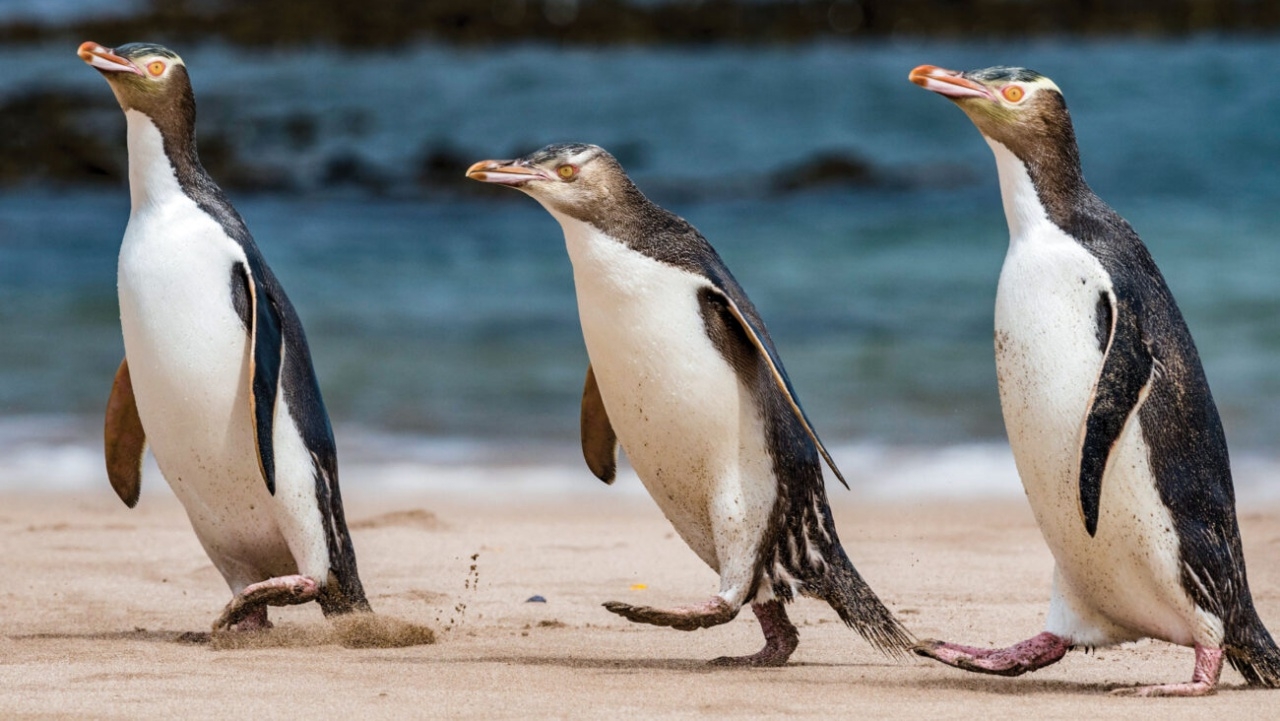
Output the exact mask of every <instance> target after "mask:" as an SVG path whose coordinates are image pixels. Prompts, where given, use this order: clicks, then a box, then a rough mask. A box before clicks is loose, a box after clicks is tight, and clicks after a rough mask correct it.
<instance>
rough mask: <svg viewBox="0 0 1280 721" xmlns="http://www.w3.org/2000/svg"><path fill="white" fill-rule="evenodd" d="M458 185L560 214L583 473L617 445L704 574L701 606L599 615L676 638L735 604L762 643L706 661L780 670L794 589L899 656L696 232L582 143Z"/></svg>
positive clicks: (782, 384) (757, 342) (727, 613)
mask: <svg viewBox="0 0 1280 721" xmlns="http://www.w3.org/2000/svg"><path fill="white" fill-rule="evenodd" d="M467 177H469V178H472V179H474V180H479V181H482V182H486V183H495V184H499V185H506V186H509V187H513V188H516V189H518V190H521V191H523V192H525V193H526V194H528V195H530V196H532V197H533V198H534V199H535V200H537V201H538V202H539V203H541V204H542V206H543V207H544V208H545V209H546V210H547V211H548V212H550V214H551V215H552V217H554V218H555V219H556V220H557V221H559V223H560V226H561V228H562V229H563V231H564V237H565V244H566V247H567V249H568V252H569V259H570V260H571V261H572V264H573V278H574V286H575V289H576V292H577V300H578V315H579V319H580V321H581V325H582V335H583V340H584V341H585V344H586V348H587V355H588V357H589V359H590V365H589V366H588V368H587V373H586V381H585V383H584V387H583V395H582V412H581V419H580V420H581V437H582V450H583V455H584V457H585V459H586V462H587V466H588V467H589V468H590V470H591V471H592V473H594V474H595V476H596V477H598V478H599V479H600V480H602V481H604V482H605V483H612V482H613V480H614V476H615V472H616V468H617V452H618V447H619V446H621V447H622V448H623V449H624V450H625V451H626V453H627V456H628V457H629V458H630V460H631V464H632V466H633V467H634V468H635V470H636V473H637V474H638V475H639V477H640V480H641V482H642V483H643V484H644V486H645V488H646V489H647V490H648V492H649V494H650V495H651V496H652V497H653V499H654V500H655V501H656V502H657V504H658V506H659V508H661V509H662V512H663V513H664V514H665V516H666V517H667V519H668V520H669V521H670V522H671V524H672V525H673V526H674V527H675V530H676V532H677V533H679V534H680V537H681V538H682V539H684V541H685V543H687V544H688V545H689V547H690V548H691V549H693V551H694V552H695V553H696V554H697V555H698V557H699V558H701V559H702V560H703V561H704V562H705V563H706V564H707V565H708V566H710V567H711V568H712V569H713V570H715V571H716V572H717V573H718V574H719V575H720V589H719V593H717V594H716V595H715V596H713V597H712V598H711V599H710V600H708V601H705V602H703V603H699V604H695V605H689V606H682V607H677V608H670V609H659V608H653V607H648V606H633V605H629V604H625V603H616V602H610V603H606V604H605V608H607V609H608V610H609V611H611V612H613V613H616V614H618V615H620V616H622V617H624V618H627V619H629V620H631V621H634V622H638V623H649V624H654V625H657V626H669V627H672V628H676V629H680V630H687V631H691V630H695V629H698V628H708V627H711V626H716V625H719V624H723V623H726V622H728V621H730V620H732V619H733V618H734V617H735V616H736V615H737V614H738V611H739V610H740V609H741V608H742V606H743V605H744V604H748V603H749V604H751V609H752V611H754V612H755V615H756V617H757V618H758V619H759V621H760V627H761V630H762V631H763V632H764V636H765V646H764V648H763V649H762V650H761V651H760V652H758V653H756V654H753V655H749V656H741V657H725V658H719V659H716V660H715V661H713V663H717V664H720V665H746V666H780V665H782V664H784V663H786V661H787V659H788V658H789V657H790V656H791V654H792V652H793V651H795V649H796V646H797V645H798V643H799V635H798V633H797V631H796V628H795V626H794V625H792V623H791V622H790V620H788V618H787V613H786V609H785V607H784V605H783V604H784V603H786V602H789V601H791V600H792V599H793V598H795V597H796V596H797V595H807V596H812V597H816V598H819V599H822V600H824V601H826V602H827V603H829V604H830V605H831V607H832V608H833V609H835V611H836V613H837V614H839V616H840V618H841V619H842V620H843V621H844V622H845V623H846V624H848V625H849V626H851V627H853V628H854V629H856V630H857V631H858V632H859V633H860V634H861V635H862V636H863V637H864V638H866V639H867V640H868V641H869V642H870V643H871V644H872V645H874V646H875V647H877V648H878V649H880V650H881V651H884V652H887V653H890V654H893V653H901V652H902V651H904V650H905V649H906V648H907V647H908V646H909V645H910V643H911V641H912V639H911V637H910V636H909V634H908V633H907V631H906V630H905V629H904V628H903V627H902V625H901V624H900V623H899V622H898V621H897V619H895V618H894V616H893V614H892V613H891V612H890V611H889V609H888V608H886V607H885V605H884V604H883V603H882V602H881V601H880V599H879V598H878V597H877V596H876V594H875V593H874V592H873V591H872V590H871V588H870V587H869V586H868V585H867V583H866V582H865V581H864V580H863V579H862V577H861V576H860V575H859V574H858V572H857V571H856V570H855V569H854V567H853V564H852V563H851V562H850V561H849V558H848V556H847V555H846V554H845V552H844V549H843V548H842V547H841V545H840V539H839V537H838V536H837V534H836V527H835V523H834V521H833V520H832V516H831V509H830V508H829V506H828V504H827V496H826V491H825V490H824V488H823V478H822V462H823V460H824V459H825V460H826V462H827V464H828V465H829V466H830V467H831V469H832V471H833V472H834V473H835V474H836V477H837V478H839V479H840V481H841V483H844V478H843V477H841V476H840V473H839V471H838V470H837V469H836V466H835V464H834V463H833V462H832V461H831V457H830V455H828V453H827V451H826V449H825V448H824V447H823V445H822V442H821V441H820V440H819V439H818V436H817V434H816V433H815V432H814V429H813V426H812V424H811V423H810V422H809V419H808V418H807V417H806V416H805V413H804V411H803V410H802V409H801V407H800V403H799V400H798V398H797V396H796V393H795V390H794V389H793V388H792V386H791V381H790V380H789V379H788V378H787V374H786V371H785V370H784V369H783V367H782V361H781V359H780V358H779V357H778V352H777V350H776V349H775V348H774V344H773V341H772V340H771V339H770V337H769V332H768V331H767V330H766V329H765V325H764V322H763V321H762V320H761V319H760V315H759V314H758V313H757V312H756V309H755V307H754V306H753V305H752V304H751V301H750V300H748V298H747V295H746V293H744V292H743V290H742V288H741V287H740V286H739V285H738V282H737V281H736V280H734V277H733V275H732V274H730V272H729V269H728V268H727V267H725V264H724V263H723V262H722V261H721V260H720V257H719V255H717V254H716V251H715V250H714V249H713V248H712V247H711V245H710V244H709V243H708V242H707V241H706V239H704V238H703V237H702V235H701V234H699V233H698V231H697V230H696V229H695V228H694V227H693V226H692V225H690V224H689V223H688V222H686V221H685V220H684V219H683V218H680V217H679V216H676V215H675V214H673V213H671V212H668V211H667V210H664V209H663V208H660V207H658V206H657V205H656V204H654V203H653V202H651V201H650V200H649V199H648V198H646V197H645V196H644V194H643V193H641V192H640V190H639V189H638V188H637V187H636V186H635V184H634V183H632V181H631V179H630V178H628V177H627V174H626V172H625V171H624V170H623V168H622V166H621V165H619V163H618V161H617V160H616V159H614V157H613V156H612V155H610V154H609V153H608V152H606V151H605V150H604V149H603V148H600V147H598V146H595V145H584V144H559V145H549V146H547V147H545V148H543V149H541V150H538V151H536V152H534V153H532V154H530V155H527V156H525V157H523V158H519V159H516V160H485V161H481V162H478V163H476V164H474V165H472V166H471V167H470V168H469V169H468V170H467ZM846 485H847V484H846Z"/></svg>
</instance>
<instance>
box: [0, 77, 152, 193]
mask: <svg viewBox="0 0 1280 721" xmlns="http://www.w3.org/2000/svg"><path fill="white" fill-rule="evenodd" d="M108 110H114V112H115V113H119V112H120V110H119V107H118V106H117V105H116V103H115V101H114V100H112V99H111V96H110V94H109V93H108V94H107V100H106V101H103V100H102V99H100V98H98V97H97V96H96V95H93V94H80V93H70V92H58V91H56V90H34V91H29V92H25V93H19V94H17V95H14V96H11V97H9V98H8V99H7V100H5V102H4V103H3V104H0V185H15V184H18V183H27V182H46V183H47V182H53V183H94V182H100V183H101V182H105V183H120V182H122V181H123V180H124V178H125V177H126V175H127V172H128V171H127V168H128V160H127V154H126V151H125V147H124V136H123V134H121V135H120V136H119V137H115V136H114V134H113V135H111V136H110V137H108V136H107V135H106V133H105V132H104V130H103V128H102V126H103V125H106V123H104V122H102V116H103V115H104V111H108Z"/></svg>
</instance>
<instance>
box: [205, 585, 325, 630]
mask: <svg viewBox="0 0 1280 721" xmlns="http://www.w3.org/2000/svg"><path fill="white" fill-rule="evenodd" d="M319 593H320V586H319V585H318V584H317V583H316V582H315V579H313V578H310V577H307V576H279V577H276V578H268V579H267V580H265V581H261V582H259V583H255V584H252V585H250V586H246V587H245V589H244V590H243V591H241V592H240V593H237V594H236V595H235V597H234V598H232V599H231V602H230V603H228V604H227V605H226V608H224V609H222V614H221V615H219V616H218V620H216V621H214V622H213V631H214V633H217V632H219V631H226V630H230V629H231V627H232V626H235V627H236V628H237V630H243V631H247V630H260V629H267V628H271V622H270V621H268V620H267V606H292V605H296V604H299V603H306V602H307V601H311V600H313V599H314V598H315V597H316V596H318V595H319Z"/></svg>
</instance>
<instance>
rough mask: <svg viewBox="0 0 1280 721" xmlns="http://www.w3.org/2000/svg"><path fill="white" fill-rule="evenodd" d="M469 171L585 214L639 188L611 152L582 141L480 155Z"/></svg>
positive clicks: (562, 209) (575, 213)
mask: <svg viewBox="0 0 1280 721" xmlns="http://www.w3.org/2000/svg"><path fill="white" fill-rule="evenodd" d="M467 177H468V178H471V179H472V180H479V181H480V182H482V183H495V184H497V185H507V186H510V187H512V188H515V189H517V190H520V191H523V192H524V193H526V194H528V195H530V196H532V197H533V198H534V199H535V200H537V201H538V202H539V203H542V205H543V206H545V207H546V208H547V209H548V210H553V211H556V212H560V213H564V214H565V215H569V216H571V217H574V218H578V219H581V220H589V219H590V218H592V217H594V216H595V215H596V214H597V212H599V211H600V210H601V209H603V208H604V207H607V206H608V205H610V204H611V203H613V202H617V201H621V200H622V199H624V198H627V197H631V196H632V195H633V193H636V192H638V191H636V190H635V186H634V185H633V184H632V183H631V180H630V179H629V178H628V177H627V174H626V171H624V170H623V169H622V166H621V165H620V164H619V163H618V161H617V160H616V159H615V158H614V157H613V156H612V155H610V154H609V153H608V152H607V151H606V150H605V149H604V148H601V147H600V146H598V145H587V144H584V143H561V144H557V145H548V146H547V147H545V148H543V149H541V150H538V151H535V152H533V153H530V154H529V155H526V156H524V157H523V158H516V159H515V160H481V161H480V162H478V163H476V164H474V165H472V166H471V167H470V168H467Z"/></svg>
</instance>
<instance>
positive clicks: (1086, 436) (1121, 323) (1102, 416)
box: [1079, 292, 1159, 536]
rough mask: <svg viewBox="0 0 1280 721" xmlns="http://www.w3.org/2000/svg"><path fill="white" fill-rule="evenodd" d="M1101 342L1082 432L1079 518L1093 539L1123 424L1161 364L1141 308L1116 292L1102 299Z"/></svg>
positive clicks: (1099, 309) (1127, 419)
mask: <svg viewBox="0 0 1280 721" xmlns="http://www.w3.org/2000/svg"><path fill="white" fill-rule="evenodd" d="M1098 314H1099V316H1098V317H1099V331H1100V332H1099V340H1100V341H1101V340H1102V339H1103V337H1104V336H1103V333H1102V330H1104V329H1107V333H1106V335H1105V339H1106V344H1105V350H1104V351H1103V356H1102V368H1101V370H1100V371H1099V373H1098V380H1097V382H1096V383H1095V384H1094V387H1093V395H1092V397H1091V398H1090V401H1089V412H1088V414H1087V415H1086V416H1085V419H1084V425H1083V427H1082V429H1081V443H1080V478H1079V482H1080V517H1081V519H1082V520H1083V521H1084V527H1085V530H1086V531H1088V532H1089V535H1090V536H1093V535H1095V534H1097V532H1098V513H1099V506H1100V504H1101V500H1102V479H1103V477H1104V476H1105V475H1106V472H1107V461H1108V459H1109V458H1110V457H1111V453H1112V451H1113V450H1115V445H1116V441H1117V440H1119V438H1120V434H1121V432H1123V431H1124V427H1125V424H1127V423H1128V421H1129V419H1130V418H1131V417H1133V415H1134V414H1135V413H1137V412H1138V408H1140V407H1141V406H1142V402H1143V401H1144V400H1145V399H1146V397H1147V393H1148V392H1149V391H1150V390H1151V384H1152V382H1153V381H1154V380H1155V378H1156V374H1157V369H1158V368H1159V361H1157V360H1156V358H1155V357H1154V356H1153V355H1152V352H1151V347H1150V345H1149V344H1148V343H1147V342H1146V339H1145V338H1144V337H1143V333H1142V328H1141V327H1139V322H1138V317H1139V315H1138V313H1137V309H1135V308H1133V307H1130V305H1129V304H1127V303H1124V304H1122V303H1121V301H1119V300H1118V299H1117V297H1116V295H1115V293H1114V292H1103V293H1101V294H1099V296H1098Z"/></svg>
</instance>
